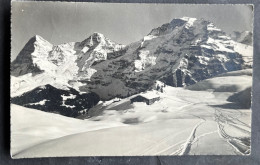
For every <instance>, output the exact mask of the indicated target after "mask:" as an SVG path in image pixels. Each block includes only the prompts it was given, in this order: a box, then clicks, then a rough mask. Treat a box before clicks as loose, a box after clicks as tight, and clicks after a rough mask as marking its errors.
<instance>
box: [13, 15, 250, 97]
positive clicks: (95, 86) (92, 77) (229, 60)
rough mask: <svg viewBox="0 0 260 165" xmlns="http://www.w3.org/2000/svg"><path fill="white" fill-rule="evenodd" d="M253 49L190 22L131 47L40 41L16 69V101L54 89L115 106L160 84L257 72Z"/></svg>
mask: <svg viewBox="0 0 260 165" xmlns="http://www.w3.org/2000/svg"><path fill="white" fill-rule="evenodd" d="M251 48H252V47H250V46H247V45H245V44H241V43H237V42H235V41H233V40H232V39H231V38H230V37H229V36H228V35H226V33H225V32H223V31H222V30H221V29H219V28H217V27H216V26H215V25H214V24H213V23H211V22H209V21H206V20H203V19H196V18H188V17H183V18H180V19H173V20H172V21H171V22H170V23H166V24H164V25H162V26H160V27H158V28H155V29H152V30H151V32H150V33H149V34H148V35H147V36H145V37H143V38H142V39H141V40H140V41H137V42H134V43H131V44H129V45H127V46H124V45H121V44H117V43H115V42H112V41H111V40H109V39H108V38H106V37H105V36H104V35H103V34H100V33H94V34H93V35H91V36H89V37H88V38H87V39H85V40H84V41H82V42H71V43H65V44H61V45H56V46H55V45H52V44H50V43H49V42H48V41H46V40H44V39H43V38H42V37H40V36H35V37H33V38H32V39H31V40H29V42H28V43H27V44H26V45H25V47H24V49H23V50H22V51H21V52H20V53H19V55H18V56H17V58H16V59H15V60H14V61H13V62H12V64H11V74H12V80H11V95H12V97H15V96H19V95H21V94H23V93H24V92H28V91H31V90H32V89H34V88H36V87H38V86H41V85H46V84H50V85H52V86H53V87H55V88H57V89H61V90H68V89H67V87H68V88H74V89H76V90H77V91H83V92H87V93H88V92H94V93H96V94H98V95H99V97H100V98H101V100H109V99H112V98H114V97H127V96H130V95H133V94H136V93H140V92H142V91H146V90H148V89H150V88H152V87H153V86H154V84H155V83H156V81H157V80H159V81H161V82H163V83H165V84H167V85H170V86H174V87H182V86H187V85H191V84H195V83H196V82H199V81H201V80H204V79H207V78H210V77H214V76H216V75H218V74H221V73H224V72H229V71H234V70H240V69H243V68H245V67H251V66H252V65H251V63H252V61H250V59H249V58H250V57H252V54H251V51H248V49H250V50H251ZM244 57H247V58H244ZM248 59H249V60H248ZM64 87H65V88H64Z"/></svg>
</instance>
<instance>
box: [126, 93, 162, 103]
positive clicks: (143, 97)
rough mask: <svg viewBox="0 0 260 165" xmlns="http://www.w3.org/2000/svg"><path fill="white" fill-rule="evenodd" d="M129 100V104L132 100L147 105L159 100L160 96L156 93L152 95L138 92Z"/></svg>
mask: <svg viewBox="0 0 260 165" xmlns="http://www.w3.org/2000/svg"><path fill="white" fill-rule="evenodd" d="M130 100H131V104H132V103H134V102H145V103H146V104H147V105H151V104H153V103H154V102H155V101H159V100H160V97H159V96H158V95H154V94H153V93H152V94H149V93H146V94H140V95H138V96H135V97H133V98H132V99H130Z"/></svg>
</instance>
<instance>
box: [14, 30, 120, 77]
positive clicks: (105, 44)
mask: <svg viewBox="0 0 260 165" xmlns="http://www.w3.org/2000/svg"><path fill="white" fill-rule="evenodd" d="M123 48H124V45H121V44H116V43H114V42H113V41H111V40H109V39H108V38H106V37H105V36H104V35H103V34H100V33H94V34H92V35H91V36H89V37H88V38H87V39H85V40H84V41H82V42H71V43H65V44H60V45H52V44H51V43H49V42H48V41H46V40H45V39H43V38H42V37H40V36H38V35H36V36H34V37H32V38H31V39H30V40H29V41H28V42H27V44H26V45H25V47H24V48H23V49H22V50H21V52H20V53H19V54H18V56H17V58H16V59H15V60H14V61H13V62H12V65H11V74H12V75H13V76H16V77H18V76H22V75H25V74H27V73H32V74H33V75H36V74H40V73H42V72H47V73H48V74H52V75H54V76H59V75H63V77H64V75H66V76H69V78H70V79H77V78H79V79H80V78H89V77H90V76H91V74H93V73H94V71H93V70H91V69H90V67H91V65H93V64H94V63H97V62H100V61H103V60H106V59H110V58H114V57H116V56H117V55H118V54H116V53H115V52H117V51H120V50H122V49H123ZM76 77H77V78H76Z"/></svg>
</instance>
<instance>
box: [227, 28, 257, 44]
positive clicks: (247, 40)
mask: <svg viewBox="0 0 260 165" xmlns="http://www.w3.org/2000/svg"><path fill="white" fill-rule="evenodd" d="M230 36H231V38H232V40H234V41H236V42H239V43H242V44H246V45H252V43H253V33H252V32H250V31H243V32H238V31H234V32H233V33H232V34H231V35H230Z"/></svg>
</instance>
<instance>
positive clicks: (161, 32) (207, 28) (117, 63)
mask: <svg viewBox="0 0 260 165" xmlns="http://www.w3.org/2000/svg"><path fill="white" fill-rule="evenodd" d="M252 43H253V6H252V5H246V4H244V5H242V4H241V5H213V4H211V5H209V4H156V3H149V4H146V3H142V4H141V3H97V2H96V3H95V2H22V1H12V8H11V57H10V59H11V66H10V67H11V68H10V74H11V79H10V81H11V84H10V86H11V89H10V90H11V92H10V94H11V98H10V109H11V112H10V113H11V123H10V124H11V156H12V158H14V159H19V158H37V157H68V156H73V157H74V156H172V155H173V156H183V155H242V156H249V155H250V153H251V114H252V113H251V88H252V67H253V44H252Z"/></svg>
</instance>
